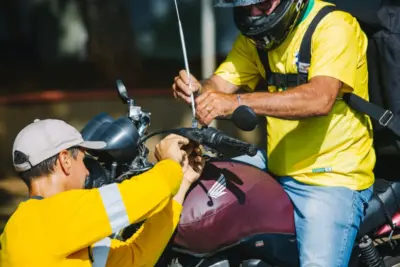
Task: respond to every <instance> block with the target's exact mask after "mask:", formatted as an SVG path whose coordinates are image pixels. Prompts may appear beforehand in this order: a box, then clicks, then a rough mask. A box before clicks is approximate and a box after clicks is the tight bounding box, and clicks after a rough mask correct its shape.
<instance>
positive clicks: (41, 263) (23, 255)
mask: <svg viewBox="0 0 400 267" xmlns="http://www.w3.org/2000/svg"><path fill="white" fill-rule="evenodd" d="M182 176H183V173H182V168H181V167H180V165H179V164H178V163H176V162H174V161H172V160H165V161H162V162H159V163H158V164H156V165H155V166H154V168H153V169H152V170H150V171H148V172H146V173H144V174H141V175H138V176H136V177H133V178H132V179H130V180H126V181H124V182H122V183H120V184H118V185H116V184H111V185H107V186H104V187H102V188H100V189H91V190H71V191H66V192H63V193H59V194H56V195H54V196H52V197H49V198H45V199H41V200H36V199H30V200H28V201H26V202H23V203H21V204H20V205H19V207H18V209H17V210H16V212H15V213H14V214H13V215H12V216H11V218H10V219H9V221H8V222H7V225H6V227H5V229H4V232H3V234H2V235H1V236H0V245H1V246H0V259H1V262H0V266H1V267H90V266H99V267H100V266H102V267H113V266H118V267H128V266H129V267H134V266H140V267H152V266H154V265H155V263H156V262H157V260H158V258H159V257H160V256H161V254H162V252H163V250H164V249H165V247H166V245H167V243H168V241H169V240H170V238H171V236H172V234H173V233H174V231H175V228H176V226H177V225H178V222H179V218H180V214H181V211H182V206H181V205H180V204H179V203H178V202H175V201H174V200H172V199H171V198H172V196H173V195H175V194H176V193H177V191H178V189H179V186H180V183H181V181H182ZM148 192H152V194H150V195H149V194H148ZM145 219H146V221H145V222H144V224H143V225H142V227H141V229H140V230H139V231H138V232H137V233H135V235H134V236H133V237H132V238H130V239H129V240H127V241H126V242H121V241H118V240H114V239H113V240H111V239H109V238H108V236H109V235H111V233H115V232H118V230H119V229H122V228H124V227H127V226H128V225H130V224H131V223H138V222H141V221H143V220H145ZM93 261H94V262H93Z"/></svg>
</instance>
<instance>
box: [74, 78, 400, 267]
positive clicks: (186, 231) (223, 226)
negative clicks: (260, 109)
mask: <svg viewBox="0 0 400 267" xmlns="http://www.w3.org/2000/svg"><path fill="white" fill-rule="evenodd" d="M117 88H118V92H119V96H120V98H121V100H122V101H123V103H125V104H127V105H128V114H127V116H123V117H120V118H118V119H114V118H112V117H111V116H109V115H108V114H106V113H101V114H99V115H97V116H95V117H94V118H93V119H92V120H90V121H89V123H88V124H87V125H86V126H85V127H84V128H83V130H82V132H81V133H82V135H83V137H84V138H85V140H96V141H99V140H100V141H104V142H106V144H107V146H106V148H105V149H104V150H103V151H90V154H91V155H92V158H91V157H88V158H86V159H85V163H86V165H87V167H88V169H89V171H90V176H91V177H90V179H88V183H87V185H86V187H87V188H94V187H100V186H102V185H104V184H108V183H112V182H121V181H123V180H125V179H129V178H130V177H132V176H134V175H137V174H140V173H143V172H145V171H147V170H149V169H151V168H152V167H153V164H152V163H150V162H149V161H148V153H149V150H148V148H147V147H146V145H145V142H146V141H147V140H148V139H149V138H151V137H153V136H155V135H158V134H169V133H175V134H179V135H182V136H184V137H187V138H188V139H190V140H192V141H193V142H197V143H199V144H201V145H203V146H204V147H205V149H206V150H207V151H211V152H213V153H215V154H216V155H217V156H216V157H209V159H208V161H207V164H206V166H205V169H204V171H203V173H202V175H201V177H200V179H199V180H198V182H197V183H196V184H194V185H193V186H192V188H191V189H190V191H189V192H188V194H187V196H186V199H185V202H184V205H183V206H184V207H183V211H182V216H181V220H180V223H179V225H178V227H177V229H176V233H175V234H174V236H173V237H172V239H171V241H170V243H169V245H168V246H167V248H166V250H165V251H164V253H163V255H162V256H161V258H160V260H159V262H158V263H157V266H171V267H173V266H175V267H178V266H185V267H186V266H188V267H192V266H193V267H194V266H196V267H204V266H209V267H229V266H243V267H255V266H260V267H270V266H281V267H292V266H293V267H294V266H299V261H298V250H297V242H296V234H295V227H294V217H293V206H292V203H291V201H290V199H289V197H288V195H287V194H286V192H285V191H284V190H283V188H282V187H281V185H280V184H279V183H278V182H277V181H276V179H275V178H274V176H273V175H272V174H270V173H268V172H265V171H262V170H260V169H258V168H256V167H254V166H252V165H249V164H246V163H244V162H239V161H235V160H234V159H232V158H231V157H226V156H225V155H227V154H230V153H231V154H232V153H237V154H247V155H250V156H254V155H255V154H256V153H257V148H256V147H255V146H254V145H252V144H248V143H246V142H243V141H241V140H238V139H235V138H232V137H230V136H228V135H226V134H225V133H223V132H221V131H219V130H217V129H215V128H213V127H202V128H177V129H170V130H161V131H157V132H154V133H151V134H148V133H147V130H148V126H149V125H150V121H151V120H150V116H151V114H150V113H146V112H144V111H142V109H141V107H140V106H136V105H135V102H134V100H133V99H131V98H130V97H129V96H128V94H127V91H126V88H125V86H124V85H123V84H122V82H120V81H117ZM229 119H230V120H231V121H232V122H233V123H234V124H235V125H236V126H237V127H238V128H240V129H242V130H244V131H251V130H253V129H254V128H255V127H257V123H258V118H257V116H256V114H255V113H254V112H253V111H252V110H251V109H250V108H248V107H246V106H240V107H239V108H238V109H237V110H235V112H234V113H233V115H232V117H231V118H229ZM399 202H400V182H389V181H386V180H384V179H376V182H375V184H374V195H373V198H372V199H371V201H370V202H369V205H368V208H367V210H366V215H365V219H364V221H363V223H362V225H361V227H360V231H359V234H358V237H357V240H356V242H355V244H354V248H353V253H352V258H351V262H350V265H349V266H371V267H375V266H379V267H381V266H387V267H395V266H400V251H399V248H400V246H399V242H398V241H397V240H396V238H394V237H395V236H396V235H397V234H399V228H398V227H397V225H398V224H399V223H400V205H399ZM139 226H140V224H135V225H132V226H130V227H127V228H125V229H123V230H122V231H121V232H119V233H114V234H113V236H112V237H113V238H118V239H121V240H125V239H127V238H129V237H130V236H131V235H132V234H133V233H134V232H135V231H136V230H137V229H138V227H139ZM316 253H317V252H316Z"/></svg>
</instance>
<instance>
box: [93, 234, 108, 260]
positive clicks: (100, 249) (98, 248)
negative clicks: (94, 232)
mask: <svg viewBox="0 0 400 267" xmlns="http://www.w3.org/2000/svg"><path fill="white" fill-rule="evenodd" d="M110 246H111V239H110V238H108V237H107V238H104V239H102V240H100V241H99V242H97V243H95V244H94V245H93V250H92V252H93V264H92V266H93V267H105V266H106V265H107V259H108V253H109V252H110Z"/></svg>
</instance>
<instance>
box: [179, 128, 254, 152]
mask: <svg viewBox="0 0 400 267" xmlns="http://www.w3.org/2000/svg"><path fill="white" fill-rule="evenodd" d="M172 132H173V133H176V134H179V135H181V136H184V137H186V138H188V139H190V140H192V141H194V142H197V143H199V144H202V145H205V146H207V147H210V148H214V149H216V150H217V151H220V150H225V149H224V148H227V149H228V150H231V149H233V150H236V151H239V152H241V153H244V154H247V155H249V156H255V155H256V154H257V151H258V149H257V147H256V146H255V145H253V144H249V143H246V142H243V141H241V140H238V139H236V138H233V137H230V136H228V135H226V134H225V133H223V132H221V131H219V130H217V129H215V128H212V127H207V128H202V129H193V128H180V129H177V130H175V131H172Z"/></svg>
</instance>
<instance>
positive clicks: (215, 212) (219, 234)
mask: <svg viewBox="0 0 400 267" xmlns="http://www.w3.org/2000/svg"><path fill="white" fill-rule="evenodd" d="M294 232H295V230H294V218H293V206H292V203H291V202H290V200H289V198H288V196H287V194H286V192H285V191H284V190H283V188H282V187H281V186H280V184H279V183H278V182H277V181H276V180H275V179H274V178H273V177H272V176H271V175H269V174H267V173H265V172H263V171H261V170H259V169H257V168H255V167H253V166H249V165H246V164H243V163H239V162H233V161H232V162H210V163H208V164H207V165H206V168H205V170H204V172H203V175H202V177H201V178H200V182H199V184H197V185H196V186H195V187H194V188H193V189H192V190H191V191H190V192H189V194H188V196H187V198H186V200H185V202H184V208H183V213H182V217H181V221H180V224H179V226H178V229H177V235H176V236H175V239H174V245H177V246H179V247H181V248H184V249H187V250H190V251H192V252H194V253H210V252H215V251H216V250H218V249H220V248H222V247H225V246H228V245H230V244H234V243H236V242H238V241H239V240H241V239H243V238H245V237H248V236H252V235H255V234H263V233H282V234H294Z"/></svg>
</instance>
